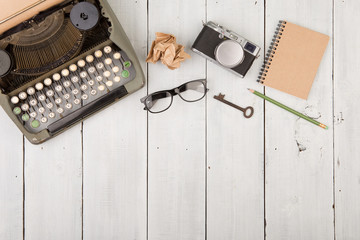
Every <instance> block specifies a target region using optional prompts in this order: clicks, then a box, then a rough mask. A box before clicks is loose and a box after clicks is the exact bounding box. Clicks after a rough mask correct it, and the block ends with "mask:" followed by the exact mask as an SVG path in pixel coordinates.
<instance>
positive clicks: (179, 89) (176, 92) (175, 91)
mask: <svg viewBox="0 0 360 240" xmlns="http://www.w3.org/2000/svg"><path fill="white" fill-rule="evenodd" d="M192 82H201V83H202V84H203V86H204V89H205V91H204V95H203V96H202V97H201V98H199V99H196V100H192V101H190V100H186V99H184V98H183V97H182V96H181V94H180V93H181V92H184V91H186V90H187V89H186V88H185V87H186V85H187V84H189V83H192ZM208 91H209V89H208V88H207V87H206V79H197V80H192V81H189V82H186V83H183V84H181V85H180V86H178V87H176V88H173V89H170V90H162V91H157V92H153V93H151V94H149V95H147V96H145V97H143V98H141V99H140V102H142V103H143V104H144V105H145V107H144V110H147V111H149V112H151V113H162V112H164V111H166V110H168V109H169V108H170V107H171V105H172V103H173V97H174V96H175V95H179V97H180V98H181V99H182V100H184V101H185V102H197V101H200V100H201V99H203V98H204V97H205V96H206V93H207V92H208ZM161 93H164V95H163V97H158V98H156V99H152V101H153V100H157V99H161V98H165V97H167V96H166V93H170V95H171V102H170V104H169V106H168V107H167V108H165V109H164V110H161V111H159V112H153V111H151V110H150V109H149V108H148V107H147V105H146V100H147V99H148V98H149V97H153V96H156V95H157V96H161Z"/></svg>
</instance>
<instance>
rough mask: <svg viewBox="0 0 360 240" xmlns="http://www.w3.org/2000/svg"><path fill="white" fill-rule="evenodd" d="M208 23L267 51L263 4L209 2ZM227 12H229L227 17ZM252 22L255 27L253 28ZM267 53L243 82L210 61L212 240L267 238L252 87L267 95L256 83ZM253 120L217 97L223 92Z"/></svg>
mask: <svg viewBox="0 0 360 240" xmlns="http://www.w3.org/2000/svg"><path fill="white" fill-rule="evenodd" d="M207 6H208V10H207V20H209V21H214V22H218V23H219V24H220V25H223V26H226V27H228V28H229V29H231V30H233V31H235V32H237V33H239V34H242V35H243V36H246V37H247V38H248V39H251V41H253V42H255V43H257V44H259V45H260V46H261V48H262V49H263V47H264V14H263V13H264V4H261V3H260V2H259V3H255V1H247V0H241V1H233V2H232V3H231V4H229V1H226V0H210V1H208V4H207ZM224 13H226V14H224ZM249 23H251V24H249ZM263 59H264V58H263V52H261V57H260V58H259V59H257V60H256V61H255V63H254V65H253V66H252V68H251V69H250V70H249V72H248V73H247V75H246V77H245V78H244V79H241V78H239V77H237V76H236V75H234V74H232V73H230V72H228V71H227V70H225V69H221V68H219V66H217V65H215V64H213V63H209V64H208V65H207V66H208V67H207V70H208V71H207V78H208V82H209V83H208V84H209V89H210V91H209V93H208V108H207V113H208V114H207V132H208V134H207V143H208V151H207V157H208V166H207V172H208V178H207V179H208V181H207V190H208V195H207V213H208V214H207V220H208V221H207V223H208V225H207V226H208V227H207V229H208V239H209V240H217V239H249V240H251V239H262V238H263V236H264V194H263V193H264V188H263V186H264V171H263V170H264V167H263V166H264V164H263V160H264V127H263V123H264V115H263V101H262V100H261V99H259V98H257V97H256V96H254V95H253V94H251V93H250V92H249V91H248V90H247V88H249V87H250V88H254V89H256V90H258V91H260V92H262V91H263V90H262V89H263V87H262V85H260V84H258V83H257V82H256V81H255V79H257V76H258V73H259V69H260V67H261V65H262V62H263ZM220 92H221V93H223V94H225V99H227V100H228V101H230V102H233V103H235V104H238V105H239V106H242V107H247V106H252V107H254V109H255V112H254V116H253V117H252V118H250V119H247V118H244V117H243V113H242V112H240V111H238V110H235V109H234V108H231V107H229V106H227V105H225V104H223V103H221V102H219V101H217V100H215V99H214V98H213V96H214V95H218V94H219V93H220Z"/></svg>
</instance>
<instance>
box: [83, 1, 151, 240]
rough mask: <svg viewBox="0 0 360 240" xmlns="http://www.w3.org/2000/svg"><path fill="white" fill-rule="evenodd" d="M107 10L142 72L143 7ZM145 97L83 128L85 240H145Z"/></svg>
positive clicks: (118, 4)
mask: <svg viewBox="0 0 360 240" xmlns="http://www.w3.org/2000/svg"><path fill="white" fill-rule="evenodd" d="M109 4H110V5H111V7H112V8H113V11H114V12H115V14H116V16H117V17H118V19H119V21H120V22H121V24H122V26H123V27H124V30H125V32H126V33H127V36H128V37H129V39H130V41H131V42H132V44H133V46H134V48H135V50H136V53H137V56H138V58H139V59H140V62H141V63H142V68H143V70H144V71H146V65H145V61H144V59H145V58H146V46H147V31H146V29H147V17H146V16H147V15H146V12H147V5H146V2H145V1H115V0H113V1H109ZM130 16H131V17H130ZM135 16H136V17H135ZM144 95H146V88H145V87H144V88H142V89H140V90H139V91H137V92H135V93H134V94H131V95H130V96H128V97H126V98H125V99H123V100H121V101H119V102H117V103H115V104H113V105H111V106H110V107H109V108H107V109H105V110H104V111H102V112H101V113H99V114H97V115H95V116H93V117H91V118H90V119H88V120H86V121H85V122H84V145H83V147H84V149H83V153H84V186H83V187H84V194H83V199H84V229H83V231H84V239H87V240H88V239H138V240H141V239H146V112H145V111H143V110H142V106H141V104H140V100H139V99H140V98H141V97H142V96H144Z"/></svg>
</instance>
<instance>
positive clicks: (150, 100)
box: [145, 92, 172, 113]
mask: <svg viewBox="0 0 360 240" xmlns="http://www.w3.org/2000/svg"><path fill="white" fill-rule="evenodd" d="M171 102H172V95H171V94H170V93H169V92H159V93H155V94H153V95H150V96H149V97H147V98H146V100H145V104H146V107H147V109H148V110H149V111H150V112H153V113H157V112H162V111H164V110H166V109H168V108H169V107H170V105H171Z"/></svg>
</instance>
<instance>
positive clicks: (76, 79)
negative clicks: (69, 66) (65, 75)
mask: <svg viewBox="0 0 360 240" xmlns="http://www.w3.org/2000/svg"><path fill="white" fill-rule="evenodd" d="M71 81H72V82H73V83H77V82H78V81H79V78H78V77H77V76H73V77H71Z"/></svg>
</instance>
